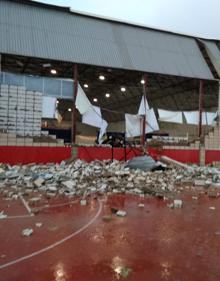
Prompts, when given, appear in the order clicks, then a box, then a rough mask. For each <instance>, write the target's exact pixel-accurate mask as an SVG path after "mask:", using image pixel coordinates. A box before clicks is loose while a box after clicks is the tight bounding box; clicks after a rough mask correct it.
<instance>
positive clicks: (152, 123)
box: [145, 108, 160, 133]
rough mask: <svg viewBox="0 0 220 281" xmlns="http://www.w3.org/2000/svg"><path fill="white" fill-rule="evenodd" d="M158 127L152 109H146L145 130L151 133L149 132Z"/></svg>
mask: <svg viewBox="0 0 220 281" xmlns="http://www.w3.org/2000/svg"><path fill="white" fill-rule="evenodd" d="M159 129H160V128H159V125H158V122H157V118H156V115H155V112H154V109H153V108H151V109H149V110H147V111H146V128H145V131H146V133H151V132H154V131H158V130H159Z"/></svg>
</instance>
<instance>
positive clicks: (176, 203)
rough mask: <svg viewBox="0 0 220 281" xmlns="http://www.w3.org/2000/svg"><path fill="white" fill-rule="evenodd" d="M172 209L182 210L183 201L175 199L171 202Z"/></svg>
mask: <svg viewBox="0 0 220 281" xmlns="http://www.w3.org/2000/svg"><path fill="white" fill-rule="evenodd" d="M173 207H174V208H182V207H183V201H182V200H179V199H175V200H174V201H173Z"/></svg>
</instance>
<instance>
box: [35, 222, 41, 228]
mask: <svg viewBox="0 0 220 281" xmlns="http://www.w3.org/2000/svg"><path fill="white" fill-rule="evenodd" d="M35 225H36V227H41V226H42V225H43V224H42V222H36V223H35Z"/></svg>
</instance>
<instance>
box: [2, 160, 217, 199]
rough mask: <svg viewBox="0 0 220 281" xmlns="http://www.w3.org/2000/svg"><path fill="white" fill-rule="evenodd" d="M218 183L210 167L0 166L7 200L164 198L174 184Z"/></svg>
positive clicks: (111, 164)
mask: <svg viewBox="0 0 220 281" xmlns="http://www.w3.org/2000/svg"><path fill="white" fill-rule="evenodd" d="M186 183H187V185H202V186H204V187H209V186H211V185H215V186H218V185H219V184H220V172H219V170H218V169H214V168H208V167H204V168H200V167H196V166H194V167H192V169H184V168H181V167H174V166H170V167H169V168H168V169H167V170H165V171H154V172H145V171H142V170H139V169H136V170H132V169H129V168H125V163H122V162H119V161H113V162H111V161H93V162H91V163H86V162H83V161H81V160H75V161H74V162H72V163H70V164H66V163H65V162H62V163H61V164H55V165H54V164H48V165H35V164H28V165H16V166H9V165H4V164H1V165H0V192H1V193H2V194H3V195H4V196H5V197H7V198H16V196H18V195H19V194H24V193H28V192H32V191H36V190H37V191H40V192H44V193H47V194H49V195H51V196H53V195H54V196H55V195H57V194H60V195H65V196H75V195H76V196H86V195H90V194H94V193H96V194H112V193H132V194H138V195H141V196H144V195H145V194H151V195H155V196H166V195H168V194H170V193H175V192H176V191H177V189H176V187H177V186H178V185H181V186H184V185H185V184H186Z"/></svg>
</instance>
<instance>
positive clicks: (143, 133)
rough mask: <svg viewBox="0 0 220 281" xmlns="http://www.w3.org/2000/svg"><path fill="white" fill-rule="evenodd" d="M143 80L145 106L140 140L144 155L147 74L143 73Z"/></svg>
mask: <svg viewBox="0 0 220 281" xmlns="http://www.w3.org/2000/svg"><path fill="white" fill-rule="evenodd" d="M143 80H144V84H143V96H144V106H145V115H143V116H142V117H143V124H142V139H141V144H142V146H143V149H144V153H145V152H146V151H145V134H146V130H145V128H146V110H147V108H146V99H147V98H146V93H147V74H146V73H145V74H144V76H143Z"/></svg>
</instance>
